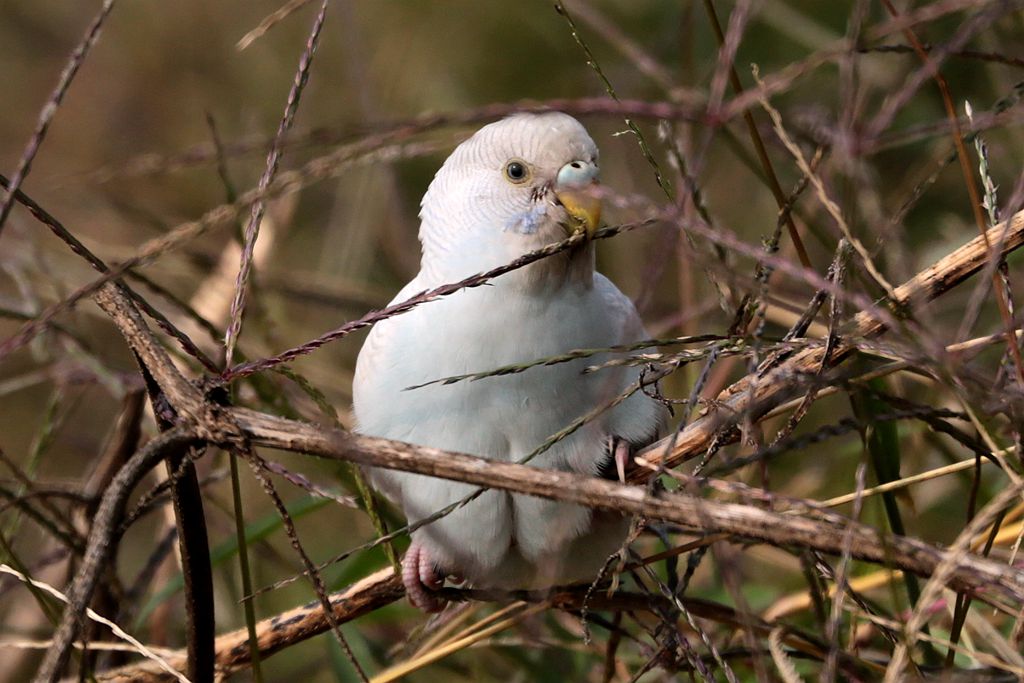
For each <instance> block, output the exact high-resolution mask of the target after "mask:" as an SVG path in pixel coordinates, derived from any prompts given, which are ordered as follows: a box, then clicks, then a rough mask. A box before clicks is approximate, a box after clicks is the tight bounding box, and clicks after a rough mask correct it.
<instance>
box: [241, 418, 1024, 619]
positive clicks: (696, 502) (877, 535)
mask: <svg viewBox="0 0 1024 683" xmlns="http://www.w3.org/2000/svg"><path fill="white" fill-rule="evenodd" d="M228 413H229V414H230V416H231V418H232V421H233V422H234V423H235V424H236V425H238V427H239V428H240V429H241V430H242V432H243V433H244V434H245V435H246V437H247V438H249V439H250V440H251V441H252V442H253V443H254V444H257V445H261V446H269V447H272V448H280V449H283V450H289V451H298V452H304V453H309V454H311V455H316V456H319V457H324V458H330V459H337V460H346V461H350V462H356V463H359V464H361V465H370V466H374V467H384V468H387V469H398V470H403V471H407V472H416V473H418V474H426V475H429V476H434V477H441V478H444V479H452V480H457V481H463V482H467V483H471V484H478V485H480V486H487V487H490V488H496V489H502V490H506V491H514V492H517V493H525V494H528V495H533V496H539V497H542V498H549V499H551V500H558V501H561V502H566V503H576V504H579V505H585V506H587V507H593V508H597V509H602V510H613V511H616V512H621V513H624V514H634V515H643V516H645V517H647V518H650V519H658V520H662V521H666V522H674V523H676V524H679V525H681V526H685V527H687V528H690V529H693V530H695V531H698V532H703V533H725V534H730V535H732V536H737V537H740V538H746V539H752V540H757V541H764V542H766V543H771V544H773V545H780V546H797V547H802V548H810V549H813V550H818V551H820V552H825V553H832V554H839V553H841V552H842V551H843V548H844V544H845V543H846V542H848V541H849V542H851V543H852V549H851V553H852V556H853V557H856V558H858V559H861V560H866V561H869V562H878V563H883V564H891V565H892V566H894V567H898V568H900V569H903V570H905V571H910V572H913V573H915V574H919V575H921V576H930V575H931V573H932V572H933V571H934V570H935V568H936V567H938V566H939V564H940V563H941V562H950V563H951V564H952V565H954V566H955V567H956V570H955V571H954V573H953V575H952V585H953V586H954V587H957V588H958V589H961V590H963V589H978V588H989V589H992V590H994V591H995V592H997V593H999V594H1001V595H1002V596H1004V597H1006V598H1009V599H1010V600H1012V601H1014V602H1024V571H1021V570H1017V569H1012V568H1007V567H1006V566H1005V565H1002V564H1000V563H997V562H993V561H991V560H987V559H984V558H980V557H977V556H974V555H970V554H966V555H963V556H962V557H956V558H954V557H950V555H949V553H947V552H945V551H944V550H942V549H941V548H938V547H936V546H933V545H930V544H928V543H924V542H922V541H918V540H916V539H910V538H904V537H899V536H889V535H885V534H883V533H881V532H879V531H878V530H876V529H874V528H872V527H869V526H866V525H863V524H859V523H856V522H852V521H849V520H843V518H840V517H839V516H831V517H829V518H828V519H827V520H825V519H810V518H801V517H795V516H792V515H784V514H780V513H776V512H770V511H768V510H764V509H761V508H757V507H753V506H747V505H739V504H735V503H721V502H717V501H711V500H704V499H702V498H699V497H697V496H692V495H688V494H677V493H671V494H670V493H662V494H658V495H652V494H650V493H648V491H647V490H646V489H645V488H642V487H637V486H629V485H624V484H619V483H615V482H611V481H607V480H605V479H599V478H596V477H587V476H583V475H579V474H575V473H571V472H560V471H557V470H548V469H540V468H537V467H531V466H529V465H520V464H516V463H509V462H498V461H494V460H487V459H485V458H478V457H475V456H471V455H464V454H461V453H451V452H448V451H442V450H438V449H436V448H425V447H421V446H413V445H410V444H406V443H402V442H400V441H390V440H388V439H379V438H374V437H368V436H361V435H357V434H351V433H349V432H343V431H340V430H331V429H324V428H322V427H317V426H314V425H309V424H304V423H301V422H296V421H294V420H287V419H284V418H280V417H274V416H272V415H265V414H263V413H259V412H256V411H254V410H249V409H246V408H231V409H228Z"/></svg>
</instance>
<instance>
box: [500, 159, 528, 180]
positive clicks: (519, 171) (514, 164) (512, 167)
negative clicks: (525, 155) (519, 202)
mask: <svg viewBox="0 0 1024 683" xmlns="http://www.w3.org/2000/svg"><path fill="white" fill-rule="evenodd" d="M505 177H506V178H508V180H509V182H513V183H515V184H517V185H518V184H520V183H525V182H526V181H527V180H529V179H530V167H529V166H527V165H526V162H525V161H520V160H519V159H513V160H512V161H510V162H508V163H507V164H505Z"/></svg>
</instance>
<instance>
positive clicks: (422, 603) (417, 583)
mask: <svg viewBox="0 0 1024 683" xmlns="http://www.w3.org/2000/svg"><path fill="white" fill-rule="evenodd" d="M402 583H403V584H404V585H405V594H406V595H407V596H409V602H411V603H412V604H413V606H414V607H418V608H419V609H421V610H423V611H424V612H440V611H441V610H443V609H444V606H445V604H446V601H445V600H442V599H440V598H439V597H438V596H437V595H436V593H435V591H437V590H438V589H440V588H441V586H443V585H444V573H443V572H442V571H441V570H440V569H439V568H438V566H437V564H436V563H435V562H434V560H433V559H431V557H430V553H429V551H428V550H427V548H426V547H425V546H424V545H423V544H421V543H420V542H419V541H416V540H414V541H413V542H412V545H410V546H409V550H408V551H407V552H406V553H405V557H403V558H402Z"/></svg>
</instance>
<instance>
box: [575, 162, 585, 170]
mask: <svg viewBox="0 0 1024 683" xmlns="http://www.w3.org/2000/svg"><path fill="white" fill-rule="evenodd" d="M572 167H573V168H575V169H577V170H579V169H581V168H583V164H581V163H580V162H578V161H574V162H572Z"/></svg>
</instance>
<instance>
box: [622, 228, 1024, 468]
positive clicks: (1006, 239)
mask: <svg viewBox="0 0 1024 683" xmlns="http://www.w3.org/2000/svg"><path fill="white" fill-rule="evenodd" d="M1022 244H1024V211H1022V212H1018V213H1016V214H1014V215H1013V216H1012V217H1011V218H1010V219H1009V220H1007V221H1004V222H1003V223H1000V224H999V225H996V226H993V227H991V228H989V229H988V231H987V232H986V233H985V234H984V235H979V236H978V237H975V238H974V239H972V240H971V241H970V242H968V243H967V244H965V245H963V246H962V247H960V248H959V249H956V250H955V251H953V252H951V253H950V254H947V255H946V256H945V257H943V258H941V259H939V260H938V261H937V262H936V263H934V264H932V265H931V266H929V267H927V268H925V269H924V270H922V271H921V272H919V273H918V274H917V275H915V276H914V277H913V278H911V279H910V280H908V281H907V282H905V283H903V284H902V285H900V286H899V287H896V289H895V294H896V300H895V301H894V302H890V305H891V306H892V308H893V311H894V313H896V314H897V315H899V314H900V313H901V312H903V311H913V310H914V308H915V307H916V306H919V305H920V304H922V303H926V302H928V301H932V300H933V299H935V298H937V297H939V296H941V295H942V294H943V293H945V292H947V291H949V290H950V289H952V288H953V287H956V286H957V285H959V284H960V283H961V282H963V281H964V280H966V279H967V278H969V277H970V276H971V275H974V274H975V273H977V272H978V271H979V270H981V269H982V268H983V267H984V266H985V264H986V263H988V262H989V259H990V258H992V257H995V258H999V257H1004V256H1006V255H1007V254H1009V253H1010V252H1012V251H1014V250H1015V249H1017V248H1018V247H1020V246H1021V245H1022ZM988 245H992V247H993V249H992V251H990V250H989V246H988ZM886 329H887V327H886V324H885V323H884V322H883V321H881V320H879V319H877V318H875V317H873V316H872V315H871V312H870V311H867V310H865V311H862V312H861V313H859V314H857V316H856V317H854V319H853V323H852V325H851V326H850V329H849V330H848V331H846V332H844V334H843V337H844V339H852V338H858V337H859V338H864V337H875V336H878V335H880V334H882V333H883V332H885V330H886ZM853 350H854V345H853V344H851V343H850V342H849V341H840V343H839V344H838V345H837V346H836V348H835V349H834V350H833V351H832V354H831V356H830V363H831V364H832V365H835V364H837V363H838V362H840V361H841V360H842V359H844V358H846V357H847V356H848V355H849V354H850V353H851V352H852V351H853ZM824 355H825V348H824V347H821V346H819V347H814V348H809V349H806V350H803V351H799V352H797V353H795V354H793V355H792V356H791V357H789V358H788V359H786V360H785V361H784V362H782V363H780V364H778V365H776V366H774V367H772V368H771V369H770V370H769V371H768V372H767V373H765V374H758V375H748V376H746V377H744V378H742V379H741V380H739V381H738V382H736V383H735V384H733V385H731V386H730V387H728V388H727V389H726V390H725V391H723V392H722V394H721V395H720V396H719V397H718V401H717V402H716V408H715V409H714V410H712V411H708V412H705V413H704V414H703V415H702V416H701V417H699V418H698V419H696V420H694V421H693V422H692V423H691V424H690V425H689V426H687V427H686V429H684V430H683V431H682V432H680V433H679V434H677V435H675V436H669V437H666V438H664V439H662V440H661V441H658V442H657V443H654V444H652V445H650V446H648V447H647V448H645V449H644V450H643V451H642V452H641V455H642V456H643V457H644V458H645V459H647V460H648V462H650V463H651V464H652V465H653V466H662V467H673V466H675V465H678V464H679V463H681V462H685V461H686V460H689V459H691V458H694V457H697V456H699V455H702V454H703V453H704V452H705V451H706V450H707V449H708V447H709V446H710V445H711V444H712V442H714V441H715V439H716V438H720V439H728V438H732V439H735V436H732V437H730V436H728V435H725V436H721V435H722V433H723V430H727V429H728V428H729V427H732V426H735V425H737V424H739V422H740V421H741V420H744V419H750V420H754V421H756V420H757V419H759V418H760V417H762V416H763V415H764V414H765V413H767V412H768V411H769V410H771V409H772V408H774V407H775V406H777V405H780V404H781V403H784V402H786V401H788V400H789V399H791V398H793V396H794V395H795V391H797V390H799V386H798V385H797V383H794V382H793V378H794V377H800V376H804V375H808V374H812V373H815V372H817V371H818V369H819V368H820V367H821V364H822V360H823V359H824ZM666 449H671V450H670V451H669V452H666ZM649 476H650V474H649V473H648V472H642V471H638V470H634V471H633V472H632V473H631V476H630V479H631V480H633V481H639V480H643V479H647V478H648V477H649Z"/></svg>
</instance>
